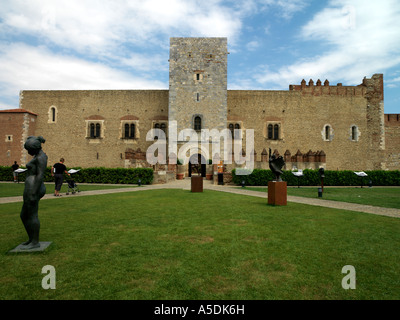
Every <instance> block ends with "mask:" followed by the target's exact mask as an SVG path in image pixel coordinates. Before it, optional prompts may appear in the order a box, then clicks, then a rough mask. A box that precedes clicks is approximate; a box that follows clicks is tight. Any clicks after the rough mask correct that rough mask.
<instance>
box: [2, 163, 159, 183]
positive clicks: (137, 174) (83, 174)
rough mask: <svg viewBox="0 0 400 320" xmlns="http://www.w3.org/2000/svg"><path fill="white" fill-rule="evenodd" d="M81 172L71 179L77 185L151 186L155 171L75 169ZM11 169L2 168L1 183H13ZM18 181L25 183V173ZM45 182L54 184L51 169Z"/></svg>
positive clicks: (144, 169) (47, 170) (145, 169)
mask: <svg viewBox="0 0 400 320" xmlns="http://www.w3.org/2000/svg"><path fill="white" fill-rule="evenodd" d="M75 169H80V171H79V172H77V173H75V174H73V175H72V176H71V177H72V179H74V181H75V182H76V183H113V184H137V183H138V180H139V179H140V180H141V184H151V183H152V182H153V169H150V168H129V169H125V168H102V167H100V168H83V169H82V168H75ZM13 180H14V178H13V172H12V169H11V167H9V166H8V167H7V166H0V181H13ZM18 180H19V181H20V182H23V181H25V173H21V174H19V177H18ZM44 181H45V182H53V181H54V178H53V177H52V176H51V167H47V168H46V173H45V176H44Z"/></svg>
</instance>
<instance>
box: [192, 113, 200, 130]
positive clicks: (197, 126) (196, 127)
mask: <svg viewBox="0 0 400 320" xmlns="http://www.w3.org/2000/svg"><path fill="white" fill-rule="evenodd" d="M194 130H196V131H200V130H201V118H200V117H199V116H196V117H195V118H194Z"/></svg>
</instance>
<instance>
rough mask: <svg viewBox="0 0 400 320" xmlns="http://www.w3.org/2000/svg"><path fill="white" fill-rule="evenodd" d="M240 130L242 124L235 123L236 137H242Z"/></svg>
mask: <svg viewBox="0 0 400 320" xmlns="http://www.w3.org/2000/svg"><path fill="white" fill-rule="evenodd" d="M239 130H240V124H239V123H236V124H235V135H234V137H235V139H241V138H242V135H241V131H239Z"/></svg>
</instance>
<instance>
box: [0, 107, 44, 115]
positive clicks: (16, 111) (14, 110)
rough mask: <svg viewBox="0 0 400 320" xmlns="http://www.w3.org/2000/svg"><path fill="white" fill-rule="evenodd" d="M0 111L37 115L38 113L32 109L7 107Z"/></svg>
mask: <svg viewBox="0 0 400 320" xmlns="http://www.w3.org/2000/svg"><path fill="white" fill-rule="evenodd" d="M0 113H30V114H33V115H34V116H37V115H38V114H37V113H33V112H32V111H29V110H25V109H7V110H0Z"/></svg>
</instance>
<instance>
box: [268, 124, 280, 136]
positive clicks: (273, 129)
mask: <svg viewBox="0 0 400 320" xmlns="http://www.w3.org/2000/svg"><path fill="white" fill-rule="evenodd" d="M279 131H280V125H279V124H278V123H275V124H272V123H270V124H268V125H267V138H268V139H269V140H279V136H280V132H279Z"/></svg>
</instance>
